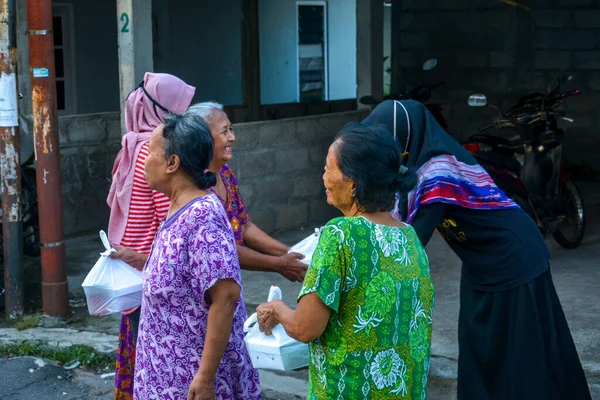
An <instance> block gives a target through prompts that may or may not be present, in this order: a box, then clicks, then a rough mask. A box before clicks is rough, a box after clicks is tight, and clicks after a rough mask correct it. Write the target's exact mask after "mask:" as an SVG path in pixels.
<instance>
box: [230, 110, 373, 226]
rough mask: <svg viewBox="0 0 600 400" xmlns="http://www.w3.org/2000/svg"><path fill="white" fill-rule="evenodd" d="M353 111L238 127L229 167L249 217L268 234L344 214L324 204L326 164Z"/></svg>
mask: <svg viewBox="0 0 600 400" xmlns="http://www.w3.org/2000/svg"><path fill="white" fill-rule="evenodd" d="M366 115H367V113H365V112H364V111H351V112H343V113H336V114H327V115H320V116H312V117H301V118H290V119H281V120H276V121H263V122H251V123H246V124H239V125H235V126H234V131H235V135H236V144H235V145H234V147H233V151H234V153H233V154H234V157H233V160H232V162H231V163H230V164H229V165H230V166H231V168H232V169H233V170H234V173H235V174H236V176H237V178H238V180H239V182H240V192H241V193H242V196H243V198H244V201H245V202H246V206H247V207H248V210H249V213H250V218H251V219H252V221H254V223H256V224H257V225H258V226H259V227H260V228H261V229H263V230H264V231H266V232H268V233H280V232H283V231H287V230H298V229H308V230H312V229H313V228H315V227H317V226H320V225H319V224H323V223H325V222H327V221H328V220H329V219H331V218H333V217H336V216H338V215H340V214H339V213H338V211H337V210H336V209H335V208H333V207H331V206H329V205H328V204H327V202H326V197H325V190H324V188H323V180H322V178H321V177H322V175H323V166H324V165H325V156H326V154H327V149H328V148H329V145H330V144H331V142H332V141H333V138H334V137H335V135H336V134H337V133H338V132H339V130H340V129H341V128H342V127H343V126H344V125H345V124H346V123H347V122H349V121H360V120H362V119H363V118H364V117H366Z"/></svg>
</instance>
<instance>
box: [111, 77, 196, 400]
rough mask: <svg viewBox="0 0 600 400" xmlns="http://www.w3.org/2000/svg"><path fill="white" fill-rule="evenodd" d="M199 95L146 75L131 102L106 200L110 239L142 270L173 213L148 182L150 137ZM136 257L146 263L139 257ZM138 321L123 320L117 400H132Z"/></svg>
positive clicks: (134, 313)
mask: <svg viewBox="0 0 600 400" xmlns="http://www.w3.org/2000/svg"><path fill="white" fill-rule="evenodd" d="M195 90H196V89H195V88H194V87H192V86H189V85H187V84H186V83H185V82H183V81H182V80H181V79H179V78H177V77H175V76H173V75H169V74H154V73H146V74H145V76H144V81H143V82H142V83H141V84H140V86H139V87H138V88H137V89H136V90H134V91H133V92H132V93H131V94H130V95H129V97H128V98H127V104H126V110H125V124H126V127H127V131H128V133H127V134H126V135H125V136H124V137H123V141H122V145H123V148H122V149H121V151H120V152H119V154H118V155H117V158H116V160H115V164H114V167H113V172H112V178H113V179H112V184H111V187H110V193H109V195H108V199H107V202H108V205H109V206H110V208H111V213H110V221H109V229H108V236H109V240H110V242H111V243H112V244H113V245H114V246H115V248H116V249H117V250H119V253H118V257H119V258H121V259H123V261H125V262H127V263H128V264H130V265H131V266H133V267H135V268H138V269H140V270H141V269H142V268H143V266H144V261H145V257H147V255H148V254H149V253H150V248H151V246H152V242H153V240H154V236H155V235H156V232H157V231H158V228H159V225H160V222H161V221H162V220H163V219H164V217H165V215H166V214H167V210H168V209H169V199H168V198H167V197H166V196H165V195H164V194H162V193H159V192H156V191H153V190H152V189H150V187H149V186H148V184H147V183H146V180H145V178H144V164H145V162H146V158H147V157H148V143H149V140H150V136H151V134H152V131H153V130H154V129H155V128H156V127H157V126H159V125H160V124H162V122H163V118H164V116H165V114H167V113H168V112H173V113H183V112H184V111H185V110H186V109H187V108H188V107H189V105H190V103H191V101H192V98H193V97H194V93H195ZM137 254H142V255H144V258H143V259H140V258H138V257H135V255H137ZM132 255H133V256H132ZM139 315H140V313H139V308H137V309H134V310H129V311H127V312H124V313H123V316H122V318H121V329H120V334H119V348H118V350H117V371H116V377H115V399H116V400H130V399H133V372H134V367H135V343H136V337H137V328H138V323H139Z"/></svg>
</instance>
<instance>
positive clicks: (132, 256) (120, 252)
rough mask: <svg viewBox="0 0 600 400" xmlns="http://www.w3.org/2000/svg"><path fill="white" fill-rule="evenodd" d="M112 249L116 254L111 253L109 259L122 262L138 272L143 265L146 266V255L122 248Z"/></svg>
mask: <svg viewBox="0 0 600 400" xmlns="http://www.w3.org/2000/svg"><path fill="white" fill-rule="evenodd" d="M114 248H115V250H116V251H117V252H116V253H111V254H110V256H109V257H110V258H112V259H113V260H121V261H124V262H126V263H127V264H129V265H131V266H132V267H133V268H136V269H139V270H140V271H141V270H142V269H143V268H144V264H146V260H147V259H148V256H147V255H145V254H141V253H138V252H137V251H135V250H132V249H130V248H127V247H123V246H115V247H114Z"/></svg>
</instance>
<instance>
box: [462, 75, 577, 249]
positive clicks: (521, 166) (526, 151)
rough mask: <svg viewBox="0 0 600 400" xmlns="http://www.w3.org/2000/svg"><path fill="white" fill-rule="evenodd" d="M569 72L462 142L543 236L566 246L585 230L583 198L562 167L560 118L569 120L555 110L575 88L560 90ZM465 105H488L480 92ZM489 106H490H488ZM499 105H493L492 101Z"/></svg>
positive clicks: (575, 245)
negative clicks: (493, 131) (529, 217)
mask: <svg viewBox="0 0 600 400" xmlns="http://www.w3.org/2000/svg"><path fill="white" fill-rule="evenodd" d="M572 80H573V77H572V76H571V75H567V76H564V77H561V78H558V79H556V80H555V81H553V82H552V83H551V84H550V85H548V89H547V93H545V94H542V93H533V94H530V95H527V96H524V97H522V98H521V99H520V100H519V102H518V104H516V105H515V106H514V107H512V108H511V109H510V110H508V111H507V112H506V113H502V112H500V110H498V112H499V116H498V117H497V118H496V119H495V120H494V121H492V122H491V123H489V124H488V125H485V126H483V127H481V128H480V129H479V131H480V132H486V131H488V130H491V129H495V130H496V132H495V133H491V134H488V133H480V134H477V135H473V136H471V137H470V138H469V140H468V141H467V143H466V144H465V145H464V147H465V148H466V149H467V150H469V151H470V152H471V153H472V154H473V155H474V156H475V158H476V159H477V160H478V161H479V163H480V164H481V165H482V166H483V167H484V168H485V169H486V170H487V171H488V173H489V174H490V175H491V177H492V178H493V179H494V182H495V183H496V184H497V185H498V187H500V188H501V189H502V190H504V192H505V193H506V194H507V195H508V196H509V197H511V198H512V199H513V200H514V201H515V202H516V203H517V204H519V206H521V208H522V209H523V210H524V211H525V212H527V213H528V214H529V215H530V216H531V218H533V220H534V221H535V222H536V223H537V225H538V227H539V228H540V231H541V232H542V234H543V235H544V236H547V235H552V236H553V237H554V239H555V240H556V241H557V242H558V244H560V245H561V246H562V247H563V248H565V249H573V248H576V247H578V246H579V245H580V244H581V241H582V239H583V236H584V234H585V222H586V221H585V212H584V207H583V199H582V197H581V194H580V192H579V190H578V189H577V187H576V186H575V184H574V183H573V182H572V181H571V180H570V179H569V178H568V176H567V174H566V173H565V171H564V166H563V163H562V162H563V160H562V147H563V146H562V142H563V138H564V132H563V130H562V129H560V127H559V126H558V124H557V120H558V119H561V120H564V121H568V122H573V120H572V119H570V118H567V117H566V116H565V112H564V111H562V110H557V108H558V107H560V106H561V105H563V103H564V100H565V98H567V97H569V96H574V95H578V94H580V92H579V90H573V91H568V92H561V91H560V88H561V85H562V84H564V83H566V82H570V81H572ZM469 105H470V106H472V107H482V106H486V105H487V98H486V96H485V95H481V94H476V95H472V96H470V97H469ZM491 107H494V106H491ZM494 108H496V109H498V108H497V107H494Z"/></svg>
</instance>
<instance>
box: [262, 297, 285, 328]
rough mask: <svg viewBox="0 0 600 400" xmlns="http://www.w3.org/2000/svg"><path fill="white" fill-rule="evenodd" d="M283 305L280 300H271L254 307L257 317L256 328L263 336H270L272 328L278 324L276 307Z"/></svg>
mask: <svg viewBox="0 0 600 400" xmlns="http://www.w3.org/2000/svg"><path fill="white" fill-rule="evenodd" d="M281 304H283V302H282V301H281V300H273V301H270V302H268V303H264V304H261V305H260V306H258V307H256V316H257V317H258V327H259V329H260V331H261V332H263V333H264V334H265V335H267V336H269V335H271V331H272V330H273V328H275V327H276V326H277V324H279V319H278V318H277V307H279V305H281Z"/></svg>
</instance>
